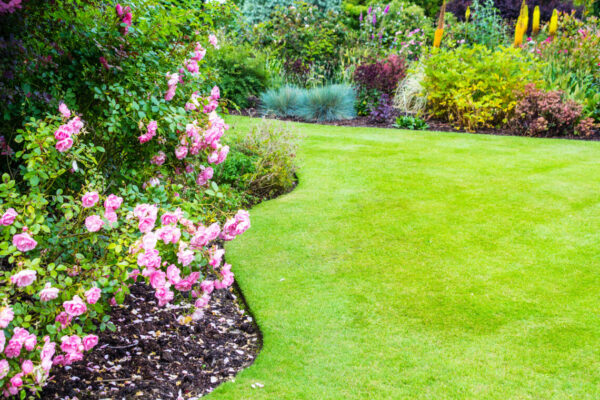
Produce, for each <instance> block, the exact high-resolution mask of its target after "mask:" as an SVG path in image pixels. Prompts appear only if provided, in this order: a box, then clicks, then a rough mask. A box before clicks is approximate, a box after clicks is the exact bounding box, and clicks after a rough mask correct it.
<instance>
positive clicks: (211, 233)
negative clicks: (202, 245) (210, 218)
mask: <svg viewBox="0 0 600 400" xmlns="http://www.w3.org/2000/svg"><path fill="white" fill-rule="evenodd" d="M219 233H221V228H219V224H218V223H217V222H215V223H213V224H212V225H210V226H209V227H208V228H206V236H207V238H208V241H209V242H211V241H213V240H215V239H216V238H218V237H219Z"/></svg>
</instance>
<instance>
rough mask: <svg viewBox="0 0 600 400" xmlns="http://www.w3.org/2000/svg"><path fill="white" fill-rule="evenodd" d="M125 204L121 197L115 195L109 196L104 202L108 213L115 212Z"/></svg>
mask: <svg viewBox="0 0 600 400" xmlns="http://www.w3.org/2000/svg"><path fill="white" fill-rule="evenodd" d="M121 204H123V198H122V197H119V196H115V195H114V194H111V195H109V196H108V197H107V198H106V200H104V208H105V209H106V211H115V210H117V209H118V208H119V207H121Z"/></svg>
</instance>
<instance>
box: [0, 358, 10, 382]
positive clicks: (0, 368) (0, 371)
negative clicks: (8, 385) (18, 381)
mask: <svg viewBox="0 0 600 400" xmlns="http://www.w3.org/2000/svg"><path fill="white" fill-rule="evenodd" d="M9 372H10V365H9V364H8V361H6V360H5V359H2V360H0V379H4V377H5V376H6V375H8V373H9Z"/></svg>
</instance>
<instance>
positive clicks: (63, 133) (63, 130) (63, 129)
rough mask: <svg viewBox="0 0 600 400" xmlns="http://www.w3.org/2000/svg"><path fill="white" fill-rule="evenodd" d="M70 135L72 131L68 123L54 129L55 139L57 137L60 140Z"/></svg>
mask: <svg viewBox="0 0 600 400" xmlns="http://www.w3.org/2000/svg"><path fill="white" fill-rule="evenodd" d="M70 137H71V132H70V131H69V130H68V129H67V126H66V125H61V126H59V127H58V129H57V130H56V131H54V139H56V140H57V141H59V142H60V141H61V140H65V139H67V138H70Z"/></svg>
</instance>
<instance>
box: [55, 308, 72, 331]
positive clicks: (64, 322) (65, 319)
mask: <svg viewBox="0 0 600 400" xmlns="http://www.w3.org/2000/svg"><path fill="white" fill-rule="evenodd" d="M71 319H72V317H71V316H70V315H69V314H67V313H66V312H64V311H62V312H61V313H60V314H58V315H57V316H56V318H55V319H54V320H55V321H56V322H59V323H60V327H61V329H65V328H66V327H67V326H69V324H70V323H71Z"/></svg>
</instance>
